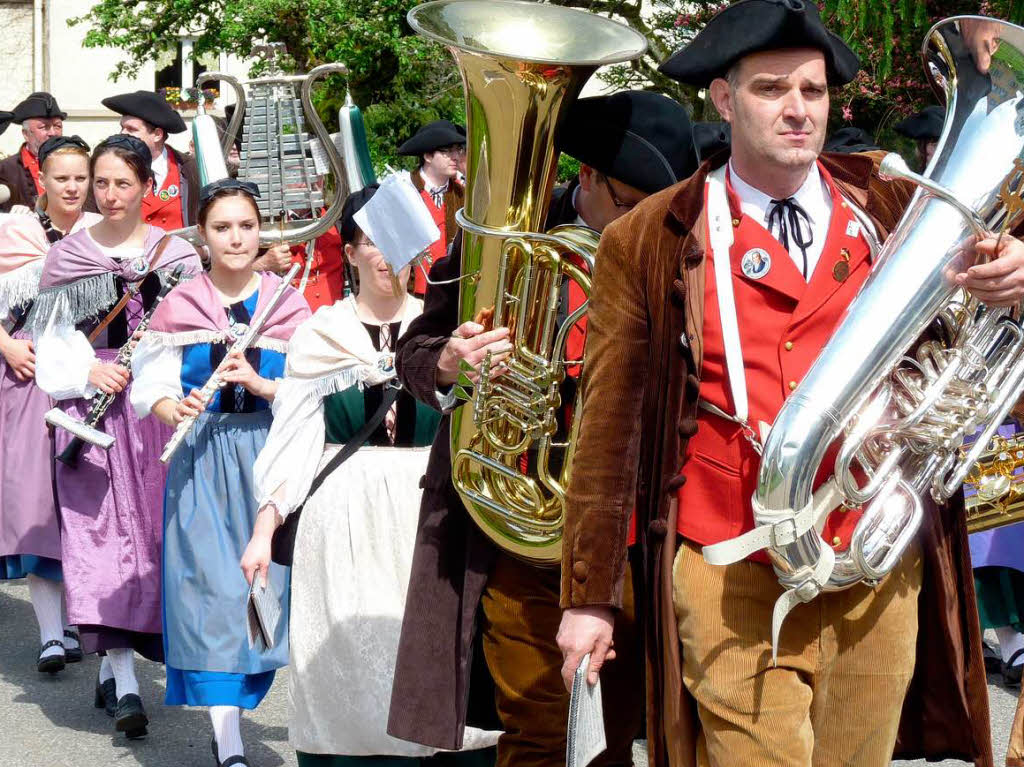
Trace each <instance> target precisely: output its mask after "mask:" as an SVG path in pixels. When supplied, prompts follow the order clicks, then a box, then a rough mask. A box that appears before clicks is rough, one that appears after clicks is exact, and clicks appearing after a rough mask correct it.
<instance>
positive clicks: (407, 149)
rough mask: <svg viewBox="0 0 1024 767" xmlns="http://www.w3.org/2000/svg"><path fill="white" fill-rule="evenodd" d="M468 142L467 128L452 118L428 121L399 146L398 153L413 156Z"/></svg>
mask: <svg viewBox="0 0 1024 767" xmlns="http://www.w3.org/2000/svg"><path fill="white" fill-rule="evenodd" d="M465 143H466V129H465V128H463V127H462V126H460V125H456V124H455V123H453V122H452V121H451V120H435V121H434V122H432V123H427V124H426V125H424V126H423V127H422V128H420V129H419V130H418V131H416V134H415V135H414V136H413V137H412V138H411V139H409V140H408V141H406V142H405V143H404V144H402V145H401V146H400V147H398V153H399V154H404V155H410V156H413V157H416V156H419V155H423V154H429V153H430V152H436V151H437V150H438V149H441V148H442V147H446V146H453V145H455V144H465Z"/></svg>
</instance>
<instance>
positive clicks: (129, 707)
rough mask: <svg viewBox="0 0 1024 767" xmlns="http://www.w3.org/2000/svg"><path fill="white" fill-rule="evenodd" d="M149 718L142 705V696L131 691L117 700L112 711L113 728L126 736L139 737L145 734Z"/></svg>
mask: <svg viewBox="0 0 1024 767" xmlns="http://www.w3.org/2000/svg"><path fill="white" fill-rule="evenodd" d="M147 724H149V718H148V717H147V716H146V710H145V709H144V708H143V707H142V698H140V697H139V696H138V695H136V694H135V693H133V692H130V693H128V694H127V695H124V696H122V697H121V698H120V699H119V700H118V701H117V710H116V711H115V712H114V729H115V730H117V731H118V732H123V733H124V734H125V736H127V737H128V738H141V737H143V736H144V735H146V733H147V730H146V725H147Z"/></svg>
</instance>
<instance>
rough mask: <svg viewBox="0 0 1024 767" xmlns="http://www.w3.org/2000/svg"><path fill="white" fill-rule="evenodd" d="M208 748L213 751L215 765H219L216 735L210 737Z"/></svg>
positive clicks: (218, 766)
mask: <svg viewBox="0 0 1024 767" xmlns="http://www.w3.org/2000/svg"><path fill="white" fill-rule="evenodd" d="M210 750H211V751H213V761H214V763H215V764H216V765H217V767H220V754H218V753H217V736H216V735H214V736H213V737H212V738H210Z"/></svg>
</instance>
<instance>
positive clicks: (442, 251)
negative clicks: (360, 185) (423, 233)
mask: <svg viewBox="0 0 1024 767" xmlns="http://www.w3.org/2000/svg"><path fill="white" fill-rule="evenodd" d="M450 183H455V182H454V181H452V182H450ZM420 197H422V198H423V204H424V205H426V206H427V210H429V211H430V217H431V218H432V219H434V223H435V224H437V228H438V229H440V230H441V236H440V237H439V238H437V240H435V241H434V243H433V244H432V245H431V246H430V247H429V248H428V249H427V258H426V259H425V261H424V263H423V264H422V266H420V265H417V266H415V267H414V269H413V280H414V283H413V290H412V292H413V293H415V294H416V295H417V296H420V297H421V298H422V297H423V295H424V294H425V293H426V292H427V278H426V277H425V276H424V274H423V270H424V269H426V270H427V271H428V272H429V271H430V267H431V265H433V264H434V263H435V262H436V261H437V260H438V259H441V258H444V257H445V255H446V254H447V253H448V233H447V232H446V231H445V225H444V205H443V204H442V205H441V207H440V208H439V207H437V206H436V205H434V198H433V197H431V196H430V192H428V191H427V190H426V189H422V190H420Z"/></svg>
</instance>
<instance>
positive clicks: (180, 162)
mask: <svg viewBox="0 0 1024 767" xmlns="http://www.w3.org/2000/svg"><path fill="white" fill-rule="evenodd" d="M102 104H103V106H105V107H106V108H107V109H109V110H111V111H113V112H117V113H118V114H119V115H121V132H122V133H127V134H128V135H130V136H135V137H136V138H137V139H140V140H141V141H142V142H143V143H145V144H146V146H148V147H149V151H150V153H151V154H152V155H153V189H152V190H151V191H150V192H149V193H147V194H146V196H145V198H144V199H143V200H142V218H143V220H144V221H145V222H146V223H147V224H151V225H152V226H157V227H159V228H161V229H164V230H166V231H173V230H175V229H181V228H183V227H186V226H192V225H193V224H195V223H196V217H197V213H198V211H199V169H198V168H197V167H196V161H195V158H193V157H192V156H191V155H185V154H182V153H181V152H179V151H177V150H176V149H175V148H174V147H172V146H170V145H168V144H167V136H168V134H171V133H184V132H185V130H186V128H185V121H184V120H182V119H181V115H180V114H178V113H177V112H176V111H175V110H174V109H173V108H172V107H171V105H170V104H168V103H167V99H165V98H164V97H163V96H161V95H160V94H159V93H155V92H154V91H135V92H134V93H121V94H119V95H117V96H110V97H108V98H105V99H103V101H102Z"/></svg>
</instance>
